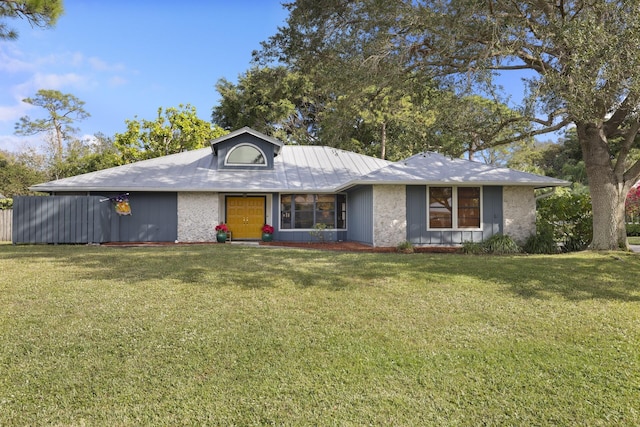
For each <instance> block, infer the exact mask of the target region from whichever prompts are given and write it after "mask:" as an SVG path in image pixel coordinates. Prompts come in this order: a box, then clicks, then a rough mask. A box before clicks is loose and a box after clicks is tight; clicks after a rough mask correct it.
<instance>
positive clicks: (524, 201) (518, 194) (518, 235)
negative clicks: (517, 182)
mask: <svg viewBox="0 0 640 427" xmlns="http://www.w3.org/2000/svg"><path fill="white" fill-rule="evenodd" d="M502 209H503V218H504V224H503V227H504V228H503V230H504V234H505V235H507V236H510V237H511V238H512V239H513V240H515V241H516V242H518V243H519V244H524V242H525V241H526V240H527V238H528V237H529V236H530V235H532V234H535V232H536V198H535V194H534V191H533V187H507V186H505V187H503V190H502Z"/></svg>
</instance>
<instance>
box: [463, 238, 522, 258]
mask: <svg viewBox="0 0 640 427" xmlns="http://www.w3.org/2000/svg"><path fill="white" fill-rule="evenodd" d="M462 252H463V253H465V254H468V255H479V254H493V255H506V254H517V253H520V252H521V250H520V246H518V244H517V243H516V242H515V241H514V240H513V239H512V238H511V237H509V236H507V235H504V234H500V233H498V234H494V235H493V236H491V237H489V238H488V239H487V240H485V241H483V242H463V243H462Z"/></svg>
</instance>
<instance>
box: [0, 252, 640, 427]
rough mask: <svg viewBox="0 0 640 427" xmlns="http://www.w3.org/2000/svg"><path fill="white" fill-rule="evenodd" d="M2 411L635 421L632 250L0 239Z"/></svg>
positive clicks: (334, 420)
mask: <svg viewBox="0 0 640 427" xmlns="http://www.w3.org/2000/svg"><path fill="white" fill-rule="evenodd" d="M0 272H1V282H0V342H2V347H1V348H0V371H1V372H2V373H1V375H0V425H3V426H12V425H46V424H52V425H121V426H123V425H124V426H127V425H132V426H134V425H135V426H138V425H231V424H235V425H353V426H360V425H407V426H409V425H411V426H414V425H468V426H477V425H522V426H525V425H526V426H529V425H629V426H631V425H639V424H640V399H639V398H638V396H640V351H639V349H640V280H639V279H640V255H639V254H627V253H591V252H584V253H574V254H566V255H558V256H513V257H508V256H502V257H485V256H463V255H436V254H413V255H400V254H363V253H340V252H322V251H311V250H295V249H275V248H252V247H240V246H235V245H229V244H226V245H207V246H181V247H180V246H176V247H163V248H160V247H155V248H148V247H147V248H113V247H91V246H10V245H0Z"/></svg>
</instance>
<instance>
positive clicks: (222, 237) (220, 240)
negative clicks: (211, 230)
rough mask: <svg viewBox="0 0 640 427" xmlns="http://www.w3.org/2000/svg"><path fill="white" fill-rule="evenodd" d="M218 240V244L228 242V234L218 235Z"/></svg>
mask: <svg viewBox="0 0 640 427" xmlns="http://www.w3.org/2000/svg"><path fill="white" fill-rule="evenodd" d="M216 240H217V241H218V243H224V242H226V241H227V233H218V234H216Z"/></svg>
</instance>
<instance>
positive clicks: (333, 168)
mask: <svg viewBox="0 0 640 427" xmlns="http://www.w3.org/2000/svg"><path fill="white" fill-rule="evenodd" d="M390 164H391V162H388V161H386V160H380V159H376V158H373V157H369V156H363V155H361V154H356V153H352V152H349V151H344V150H339V149H336V148H330V147H321V146H291V145H285V146H283V147H282V149H281V151H280V154H279V155H278V156H277V157H276V158H275V160H274V168H273V169H272V170H270V169H253V170H240V169H232V170H231V169H218V161H217V158H216V157H214V156H213V154H212V151H211V149H210V148H201V149H199V150H193V151H187V152H184V153H179V154H173V155H169V156H164V157H158V158H155V159H150V160H143V161H140V162H136V163H132V164H129V165H124V166H118V167H115V168H110V169H104V170H101V171H97V172H91V173H87V174H84V175H78V176H74V177H70V178H64V179H60V180H57V181H51V182H47V183H44V184H38V185H34V186H33V187H31V189H32V190H34V191H44V192H58V191H105V192H106V191H243V192H265V191H266V192H291V191H305V192H306V191H314V192H333V191H335V189H336V188H338V187H340V186H342V185H344V184H345V183H347V182H350V181H353V180H355V179H357V178H360V177H362V176H365V175H367V174H369V173H371V172H373V171H375V170H378V169H380V168H382V167H385V166H388V165H390Z"/></svg>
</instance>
